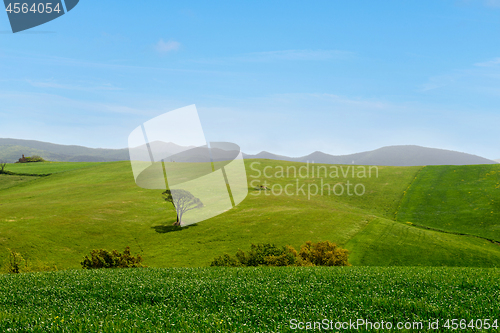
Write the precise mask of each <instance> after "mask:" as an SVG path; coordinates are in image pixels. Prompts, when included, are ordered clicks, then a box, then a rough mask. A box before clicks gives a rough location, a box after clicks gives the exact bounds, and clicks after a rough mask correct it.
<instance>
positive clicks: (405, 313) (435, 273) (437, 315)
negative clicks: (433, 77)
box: [0, 267, 500, 333]
mask: <svg viewBox="0 0 500 333" xmlns="http://www.w3.org/2000/svg"><path fill="white" fill-rule="evenodd" d="M499 281H500V271H499V270H496V269H478V268H428V267H427V268H415V267H414V268H403V267H393V268H388V267H371V268H368V267H333V268H332V267H329V268H327V267H315V268H294V267H280V268H268V267H258V268H170V269H159V268H155V269H128V270H126V269H122V270H91V271H84V270H69V271H63V272H47V273H31V274H19V275H10V274H6V275H2V276H0V329H1V330H2V331H7V330H8V329H10V332H47V331H50V332H141V333H142V332H293V331H297V329H295V330H294V329H293V327H292V326H291V324H292V323H293V322H292V320H293V319H295V320H297V322H303V323H304V325H306V323H307V322H322V321H323V320H324V319H327V320H332V321H333V323H335V322H349V320H352V321H356V320H357V319H364V320H365V321H370V322H380V321H382V320H383V321H385V322H391V324H393V325H394V327H396V325H397V323H406V322H408V323H410V325H412V326H411V327H413V328H414V329H411V330H401V331H402V332H409V331H411V332H423V331H429V330H427V327H428V325H429V321H432V322H434V321H435V320H439V330H435V331H436V332H451V331H453V329H451V328H450V329H447V328H446V327H445V326H446V320H448V319H456V318H459V319H463V320H464V321H463V322H464V323H465V325H470V323H471V320H473V322H472V325H473V326H469V327H468V330H470V331H478V330H477V329H475V328H476V327H477V326H474V325H479V323H478V322H477V319H480V320H481V321H482V322H481V323H484V322H485V320H486V319H488V322H489V325H490V327H491V325H494V323H495V320H496V323H497V327H498V319H499V317H500V310H499V307H498V305H499V301H498V299H499V297H500V292H499V290H500V288H499V287H500V286H499ZM418 323H422V325H423V326H422V328H423V329H418V326H414V325H418ZM448 325H450V323H448ZM471 327H473V328H471ZM368 328H369V327H368ZM328 331H332V332H338V331H340V330H338V329H335V328H334V327H333V329H331V330H330V328H329V329H328ZM342 331H349V330H342ZM350 331H356V332H358V331H360V332H367V331H369V332H373V331H375V330H373V329H367V327H366V326H363V325H360V326H359V327H358V328H357V330H350ZM385 331H387V330H385ZM455 331H456V330H455ZM483 331H492V332H494V331H497V330H496V329H494V328H491V329H490V330H483Z"/></svg>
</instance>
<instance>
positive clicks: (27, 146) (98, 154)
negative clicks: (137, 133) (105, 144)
mask: <svg viewBox="0 0 500 333" xmlns="http://www.w3.org/2000/svg"><path fill="white" fill-rule="evenodd" d="M23 154H24V155H25V156H33V155H38V156H41V157H43V158H44V159H46V160H49V161H56V162H111V161H124V160H128V149H101V148H87V147H82V146H67V145H58V144H54V143H48V142H41V141H34V140H20V139H1V138H0V160H4V161H5V162H9V163H12V162H15V161H17V160H18V159H19V158H20V157H21V155H23Z"/></svg>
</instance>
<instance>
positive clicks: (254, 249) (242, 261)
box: [210, 241, 349, 267]
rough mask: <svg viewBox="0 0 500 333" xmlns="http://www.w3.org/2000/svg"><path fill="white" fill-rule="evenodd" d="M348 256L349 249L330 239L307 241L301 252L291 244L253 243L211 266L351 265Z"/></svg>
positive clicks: (225, 256) (213, 262)
mask: <svg viewBox="0 0 500 333" xmlns="http://www.w3.org/2000/svg"><path fill="white" fill-rule="evenodd" d="M348 256H349V252H348V251H347V250H344V249H341V248H339V247H337V245H336V244H334V243H330V242H329V241H325V242H318V243H312V242H306V243H305V244H304V245H302V247H301V249H300V252H299V253H297V251H296V250H295V249H294V248H293V247H292V246H290V245H287V246H283V247H278V246H276V245H274V244H257V245H255V244H252V245H251V248H250V251H249V252H248V253H245V252H243V251H242V250H238V252H237V253H236V256H235V257H231V256H230V255H228V254H224V255H223V256H220V257H217V258H215V259H214V260H213V261H212V263H211V264H210V266H228V267H238V266H247V267H248V266H349V263H348V261H347V259H348Z"/></svg>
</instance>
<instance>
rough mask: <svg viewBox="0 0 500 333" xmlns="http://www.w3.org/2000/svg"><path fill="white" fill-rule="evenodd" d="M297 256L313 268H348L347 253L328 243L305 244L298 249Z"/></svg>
mask: <svg viewBox="0 0 500 333" xmlns="http://www.w3.org/2000/svg"><path fill="white" fill-rule="evenodd" d="M299 255H300V257H301V258H302V260H303V261H304V262H310V263H311V264H312V265H313V266H349V263H348V261H347V259H348V256H349V253H348V251H347V250H344V249H341V248H339V247H337V245H336V244H334V243H330V242H329V241H324V242H318V243H312V242H306V243H305V244H304V245H302V247H301V248H300V252H299Z"/></svg>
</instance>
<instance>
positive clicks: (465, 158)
mask: <svg viewBox="0 0 500 333" xmlns="http://www.w3.org/2000/svg"><path fill="white" fill-rule="evenodd" d="M150 146H151V148H152V149H153V150H155V151H157V152H158V151H159V152H161V154H162V155H164V156H170V155H175V154H178V153H180V152H182V151H185V150H186V149H187V148H190V147H181V146H178V145H175V144H173V143H164V142H156V141H155V142H152V143H151V144H150ZM137 148H138V150H139V151H140V150H143V151H144V153H145V154H146V151H147V148H146V147H145V146H144V147H137ZM23 154H24V155H25V156H32V155H39V156H41V157H43V158H44V159H46V160H49V161H56V162H112V161H125V160H128V159H129V150H128V149H127V148H123V149H104V148H88V147H83V146H75V145H59V144H53V143H48V142H41V141H35V140H21V139H2V138H0V160H2V161H5V162H9V163H13V162H15V161H17V160H18V159H19V158H20V157H21V156H22V155H23ZM243 157H244V158H261V159H271V160H282V161H291V162H310V163H312V162H313V161H314V163H325V164H357V165H387V166H417V165H469V164H496V163H500V160H495V161H493V160H489V159H486V158H483V157H480V156H476V155H472V154H467V153H461V152H456V151H451V150H444V149H436V148H426V147H420V146H389V147H382V148H379V149H376V150H372V151H367V152H361V153H355V154H349V155H330V154H326V153H323V152H320V151H316V152H314V153H311V154H309V155H307V156H303V157H288V156H281V155H276V154H272V153H269V152H266V151H263V152H260V153H258V154H256V155H248V154H243Z"/></svg>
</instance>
